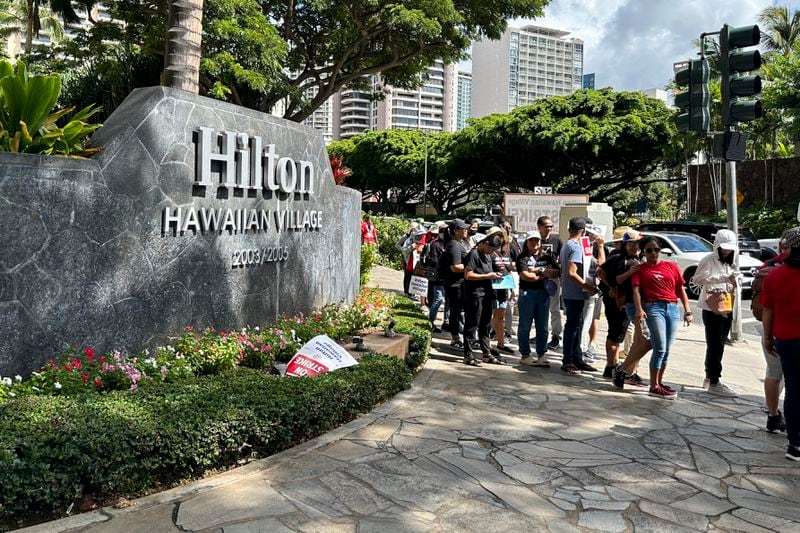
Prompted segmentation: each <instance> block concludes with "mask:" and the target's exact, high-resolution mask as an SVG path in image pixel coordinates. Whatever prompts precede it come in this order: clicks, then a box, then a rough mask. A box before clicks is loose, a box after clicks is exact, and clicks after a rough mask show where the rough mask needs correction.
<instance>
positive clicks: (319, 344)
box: [286, 335, 358, 377]
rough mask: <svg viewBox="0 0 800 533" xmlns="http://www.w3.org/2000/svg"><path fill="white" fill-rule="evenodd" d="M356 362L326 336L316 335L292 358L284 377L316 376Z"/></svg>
mask: <svg viewBox="0 0 800 533" xmlns="http://www.w3.org/2000/svg"><path fill="white" fill-rule="evenodd" d="M357 364H358V361H356V360H355V359H353V356H352V355H350V354H349V353H347V350H345V349H344V348H342V347H341V346H339V345H338V344H336V341H334V340H333V339H331V338H330V337H328V336H327V335H317V336H316V337H314V338H313V339H311V340H310V341H308V342H307V343H305V344H304V345H303V346H301V347H300V350H299V351H298V352H297V354H296V355H295V356H294V357H292V360H291V361H289V364H288V365H287V366H286V375H287V376H295V377H303V376H316V375H319V374H324V373H325V372H330V371H331V370H337V369H339V368H347V367H348V366H354V365H357Z"/></svg>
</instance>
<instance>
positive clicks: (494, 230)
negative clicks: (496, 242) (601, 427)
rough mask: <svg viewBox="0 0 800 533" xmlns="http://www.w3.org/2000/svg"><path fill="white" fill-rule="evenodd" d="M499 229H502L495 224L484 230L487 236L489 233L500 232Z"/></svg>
mask: <svg viewBox="0 0 800 533" xmlns="http://www.w3.org/2000/svg"><path fill="white" fill-rule="evenodd" d="M500 231H503V230H502V229H500V228H499V227H497V226H492V227H491V228H489V229H487V230H486V236H487V237H488V236H489V235H493V234H495V233H497V232H500Z"/></svg>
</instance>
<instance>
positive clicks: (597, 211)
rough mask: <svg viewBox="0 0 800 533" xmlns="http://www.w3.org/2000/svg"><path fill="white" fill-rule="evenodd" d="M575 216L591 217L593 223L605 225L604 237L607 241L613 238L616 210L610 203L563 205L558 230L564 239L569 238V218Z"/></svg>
mask: <svg viewBox="0 0 800 533" xmlns="http://www.w3.org/2000/svg"><path fill="white" fill-rule="evenodd" d="M574 217H589V218H591V219H592V224H594V225H595V226H603V227H604V228H605V233H604V234H603V238H604V239H605V240H606V241H610V240H611V239H612V235H613V232H614V211H613V210H612V209H611V206H609V205H608V204H602V203H586V204H569V205H564V206H561V215H560V216H559V224H558V230H559V231H558V232H559V235H560V236H561V239H562V240H565V239H569V231H568V230H567V228H568V226H569V219H571V218H574Z"/></svg>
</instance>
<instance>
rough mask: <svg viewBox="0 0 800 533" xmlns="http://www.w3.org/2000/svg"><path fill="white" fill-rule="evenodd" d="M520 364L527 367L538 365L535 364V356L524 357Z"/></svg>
mask: <svg viewBox="0 0 800 533" xmlns="http://www.w3.org/2000/svg"><path fill="white" fill-rule="evenodd" d="M519 364H521V365H525V366H535V365H536V363H535V361H534V359H533V356H531V355H525V356H522V357H521V358H520V360H519Z"/></svg>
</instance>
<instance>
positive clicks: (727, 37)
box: [719, 24, 763, 127]
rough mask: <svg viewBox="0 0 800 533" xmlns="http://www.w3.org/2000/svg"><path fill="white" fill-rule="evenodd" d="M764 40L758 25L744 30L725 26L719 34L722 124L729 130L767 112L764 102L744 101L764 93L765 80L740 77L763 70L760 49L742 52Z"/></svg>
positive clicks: (755, 100)
mask: <svg viewBox="0 0 800 533" xmlns="http://www.w3.org/2000/svg"><path fill="white" fill-rule="evenodd" d="M760 41H761V30H759V29H758V26H756V25H753V26H742V27H741V28H732V27H730V26H728V25H727V24H725V25H724V26H722V30H721V31H720V35H719V45H720V58H719V70H720V75H721V80H720V89H721V92H722V124H723V125H724V126H725V127H728V126H732V125H734V124H735V123H737V122H749V121H751V120H756V119H757V118H761V115H762V113H763V109H762V108H761V101H760V100H757V99H748V100H741V98H748V97H752V96H756V95H757V94H759V93H760V92H761V78H760V77H759V76H743V75H740V73H746V72H752V71H754V70H758V69H759V68H760V67H761V53H760V52H759V51H758V50H739V49H740V48H745V47H748V46H756V45H757V44H758V43H759V42H760Z"/></svg>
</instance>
